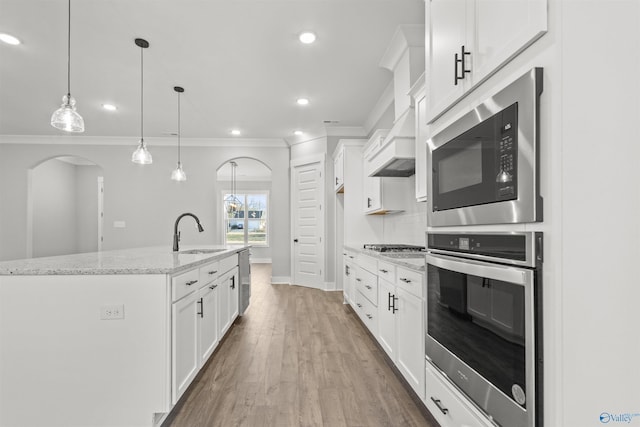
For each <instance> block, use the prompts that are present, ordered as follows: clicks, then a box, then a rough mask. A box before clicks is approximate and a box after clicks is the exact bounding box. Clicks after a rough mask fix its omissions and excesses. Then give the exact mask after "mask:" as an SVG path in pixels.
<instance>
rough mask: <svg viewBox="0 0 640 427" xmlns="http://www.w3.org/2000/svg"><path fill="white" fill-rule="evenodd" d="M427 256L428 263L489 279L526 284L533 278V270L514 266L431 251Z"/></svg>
mask: <svg viewBox="0 0 640 427" xmlns="http://www.w3.org/2000/svg"><path fill="white" fill-rule="evenodd" d="M426 258H427V264H431V265H434V266H436V267H440V268H444V269H446V270H451V271H456V272H458V273H462V274H471V275H473V276H478V277H485V278H487V279H493V280H501V281H503V282H509V283H514V284H517V285H522V286H525V285H526V284H527V283H531V281H532V279H533V271H531V270H527V269H523V268H519V267H514V266H504V265H498V264H489V263H486V262H482V261H476V260H472V259H466V258H457V257H452V256H447V255H436V254H431V253H428V254H427V255H426Z"/></svg>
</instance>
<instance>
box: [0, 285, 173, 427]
mask: <svg viewBox="0 0 640 427" xmlns="http://www.w3.org/2000/svg"><path fill="white" fill-rule="evenodd" d="M105 305H122V306H123V307H124V318H122V319H118V320H101V309H102V308H103V306H105ZM169 355H170V298H169V286H168V280H167V276H166V275H163V274H158V275H80V276H55V275H54V276H0V425H1V426H16V427H17V426H44V425H46V426H87V425H91V426H107V425H108V426H127V427H132V426H151V425H152V419H153V414H154V413H162V412H168V411H169V410H170V388H169V387H170V381H169V380H170V371H169V369H170V361H169Z"/></svg>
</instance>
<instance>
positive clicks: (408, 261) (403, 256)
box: [344, 245, 426, 272]
mask: <svg viewBox="0 0 640 427" xmlns="http://www.w3.org/2000/svg"><path fill="white" fill-rule="evenodd" d="M344 248H345V249H346V250H348V251H351V252H357V253H360V254H364V255H368V256H370V257H373V258H377V259H379V260H382V261H385V262H391V263H394V264H396V265H399V266H400V267H405V268H409V269H411V270H415V271H419V272H424V271H425V262H426V260H425V254H426V253H425V252H378V251H372V250H370V249H363V248H357V247H354V246H348V245H345V246H344Z"/></svg>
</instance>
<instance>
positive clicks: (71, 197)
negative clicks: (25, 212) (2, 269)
mask: <svg viewBox="0 0 640 427" xmlns="http://www.w3.org/2000/svg"><path fill="white" fill-rule="evenodd" d="M32 192H33V256H34V257H43V256H51V255H65V254H72V253H75V252H76V170H75V166H74V165H72V164H70V163H66V162H63V161H60V160H56V159H52V160H49V161H47V162H44V163H43V164H41V165H40V166H38V167H37V168H35V169H34V170H33V174H32Z"/></svg>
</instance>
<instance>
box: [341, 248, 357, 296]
mask: <svg viewBox="0 0 640 427" xmlns="http://www.w3.org/2000/svg"><path fill="white" fill-rule="evenodd" d="M355 257H356V256H355V253H353V252H351V251H348V250H345V251H343V265H344V271H343V279H342V283H343V291H342V292H343V293H344V301H345V302H346V303H347V304H351V305H354V304H355V291H356V285H355V281H356V264H355Z"/></svg>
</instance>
